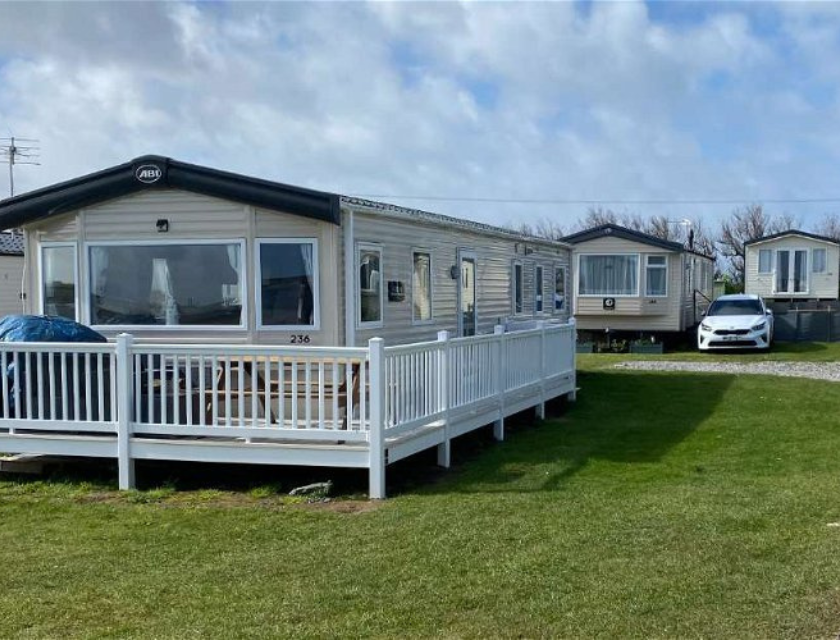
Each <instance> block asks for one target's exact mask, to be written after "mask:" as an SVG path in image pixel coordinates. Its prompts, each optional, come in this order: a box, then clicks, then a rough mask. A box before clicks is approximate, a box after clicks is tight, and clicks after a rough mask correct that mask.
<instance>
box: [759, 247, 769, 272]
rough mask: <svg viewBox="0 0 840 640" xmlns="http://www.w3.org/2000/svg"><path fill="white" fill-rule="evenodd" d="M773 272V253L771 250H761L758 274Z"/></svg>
mask: <svg viewBox="0 0 840 640" xmlns="http://www.w3.org/2000/svg"><path fill="white" fill-rule="evenodd" d="M772 270H773V252H772V251H771V250H770V249H759V251H758V272H759V273H770V272H771V271H772Z"/></svg>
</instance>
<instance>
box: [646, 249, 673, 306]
mask: <svg viewBox="0 0 840 640" xmlns="http://www.w3.org/2000/svg"><path fill="white" fill-rule="evenodd" d="M645 295H646V296H648V297H651V298H657V297H664V296H667V295H668V257H667V256H646V257H645Z"/></svg>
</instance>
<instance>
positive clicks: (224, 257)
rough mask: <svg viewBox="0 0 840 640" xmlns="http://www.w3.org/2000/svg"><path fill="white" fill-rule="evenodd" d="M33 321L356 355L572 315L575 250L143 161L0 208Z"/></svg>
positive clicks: (148, 336)
mask: <svg viewBox="0 0 840 640" xmlns="http://www.w3.org/2000/svg"><path fill="white" fill-rule="evenodd" d="M0 221H2V223H3V225H4V226H5V227H11V226H21V227H23V229H24V232H25V236H26V245H27V253H26V256H27V258H26V260H27V264H26V266H27V270H26V272H27V274H28V278H27V282H26V285H25V286H26V301H27V311H28V312H30V313H35V314H41V313H43V314H48V315H60V316H66V317H69V318H72V319H76V320H78V321H80V322H82V323H84V324H87V325H90V326H92V327H94V328H95V329H97V330H99V331H101V332H102V333H104V334H105V335H107V336H109V337H113V336H115V335H117V334H118V333H120V332H123V331H129V332H131V333H132V334H133V335H135V336H136V337H139V338H145V339H154V340H156V341H169V340H175V341H179V342H180V341H187V342H190V341H201V342H207V341H221V342H227V343H240V344H245V343H248V344H304V345H313V346H315V345H329V346H356V345H362V344H366V343H367V340H368V339H369V338H372V337H374V336H379V337H383V338H385V340H386V342H387V343H388V344H397V343H406V342H412V341H422V340H429V339H435V338H436V336H437V333H438V331H440V330H448V331H449V332H450V333H451V334H452V335H453V336H469V335H475V334H486V333H492V332H493V330H494V327H495V326H496V325H499V324H505V323H510V322H516V321H517V320H527V319H531V320H533V319H544V320H548V321H551V320H554V321H561V320H565V319H567V318H568V314H569V305H568V302H567V300H566V296H565V292H566V288H567V278H568V273H569V260H570V250H569V247H568V245H566V244H564V243H562V242H552V241H547V240H542V239H538V238H532V237H524V236H522V235H521V234H517V233H514V232H511V231H509V230H505V229H501V228H496V227H491V226H488V225H484V224H478V223H474V222H468V221H465V220H460V219H456V218H452V217H448V216H442V215H436V214H431V213H426V212H422V211H416V210H412V209H406V208H403V207H397V206H393V205H388V204H383V203H378V202H371V201H367V200H361V199H356V198H345V197H340V196H338V195H335V194H330V193H323V192H316V191H311V190H307V189H301V188H299V187H293V186H289V185H283V184H279V183H274V182H268V181H264V180H257V179H254V178H250V177H246V176H240V175H235V174H231V173H226V172H221V171H217V170H214V169H209V168H205V167H199V166H195V165H190V164H185V163H181V162H177V161H175V160H171V159H168V158H163V157H157V156H148V157H143V158H138V159H136V160H134V161H132V162H128V163H125V164H122V165H119V166H117V167H113V168H111V169H107V170H105V171H101V172H98V173H94V174H91V175H86V176H83V177H81V178H77V179H75V180H71V181H69V182H65V183H62V184H58V185H54V186H51V187H47V188H46V189H41V190H38V191H34V192H31V193H28V194H24V195H21V196H18V197H16V198H12V199H9V200H6V201H4V202H3V203H1V204H0Z"/></svg>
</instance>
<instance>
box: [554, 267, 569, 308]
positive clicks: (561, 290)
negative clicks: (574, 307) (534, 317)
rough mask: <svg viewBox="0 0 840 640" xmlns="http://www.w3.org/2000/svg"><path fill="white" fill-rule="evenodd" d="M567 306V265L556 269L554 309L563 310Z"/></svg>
mask: <svg viewBox="0 0 840 640" xmlns="http://www.w3.org/2000/svg"><path fill="white" fill-rule="evenodd" d="M565 306H566V267H561V266H559V265H558V266H557V267H556V268H555V269H554V310H555V311H562V310H563V309H564V307H565Z"/></svg>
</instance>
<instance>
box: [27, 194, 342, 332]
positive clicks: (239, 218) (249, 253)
mask: <svg viewBox="0 0 840 640" xmlns="http://www.w3.org/2000/svg"><path fill="white" fill-rule="evenodd" d="M162 218H165V219H166V220H168V221H169V232H167V233H159V232H158V231H157V224H156V223H157V221H158V220H159V219H162ZM334 228H335V225H332V224H329V223H326V222H321V221H318V220H314V219H309V218H304V217H301V216H295V215H291V214H284V213H279V212H273V211H269V210H262V209H254V208H253V207H250V206H247V205H243V204H239V203H236V202H231V201H227V200H222V199H218V198H212V197H208V196H204V195H199V194H194V193H191V192H186V191H178V190H171V189H166V190H150V191H143V192H140V193H138V194H134V195H131V196H127V197H124V198H119V199H115V200H111V201H108V202H105V203H103V204H100V205H97V206H95V207H90V208H87V209H82V210H79V211H77V212H74V213H70V214H67V215H64V216H61V217H57V218H55V219H50V220H47V221H44V222H41V223H37V224H33V225H29V227H28V228H27V231H28V234H27V235H28V245H27V256H28V268H29V269H30V271H29V273H30V274H32V277H30V278H27V281H28V283H27V290H28V301H29V307H28V308H29V311H30V312H33V313H40V310H41V299H40V298H41V295H40V294H41V292H40V290H39V287H38V283H39V282H40V278H41V274H40V272H39V264H38V262H39V260H38V256H39V254H40V250H39V245H40V243H42V242H59V241H60V242H68V241H69V242H74V243H75V244H76V247H77V266H78V273H79V280H80V282H79V283H78V287H77V291H78V294H77V295H78V300H80V301H84V300H86V296H87V295H88V294H87V279H86V276H85V275H84V274H85V273H86V268H87V265H86V255H85V251H84V247H85V243H86V242H109V241H110V242H124V241H132V240H137V241H159V240H167V241H168V240H183V241H185V242H187V241H190V240H215V239H218V240H234V241H236V240H243V241H244V242H245V256H244V262H245V273H246V287H245V290H246V313H247V322H246V327H245V328H244V329H242V328H238V329H237V328H230V329H229V328H221V327H220V328H212V329H207V328H203V329H194V328H187V327H183V328H182V327H179V328H150V329H145V328H143V329H131V332H132V333H133V334H134V335H135V336H136V337H138V338H141V339H154V340H162V341H179V342H211V341H213V342H230V343H247V342H260V343H265V344H290V343H291V341H292V336H295V337H297V336H304V337H305V338H306V339H307V340H308V342H307V344H312V345H332V344H335V343H336V340H337V339H338V338H337V333H336V332H337V325H336V321H335V318H334V313H333V309H334V308H335V304H336V299H337V288H336V284H335V283H334V282H333V280H332V274H333V273H335V270H336V266H335V263H336V259H337V257H336V250H335V246H334V244H335V241H336V233H335V229H334ZM282 237H289V238H295V237H304V238H316V239H317V240H318V258H319V273H320V281H319V282H320V285H321V287H320V305H321V307H320V316H321V324H320V329H319V330H311V331H307V330H297V329H296V330H294V331H276V330H264V331H257V329H256V326H257V324H256V318H257V315H256V296H255V291H256V285H255V280H256V260H255V256H256V239H257V238H282ZM82 320H84V315H82ZM101 330H102V332H103V333H105V334H106V335H108V336H110V337H113V335H115V334H116V333H118V332H120V331H122V329H113V330H110V329H107V328H103V329H101Z"/></svg>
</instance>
